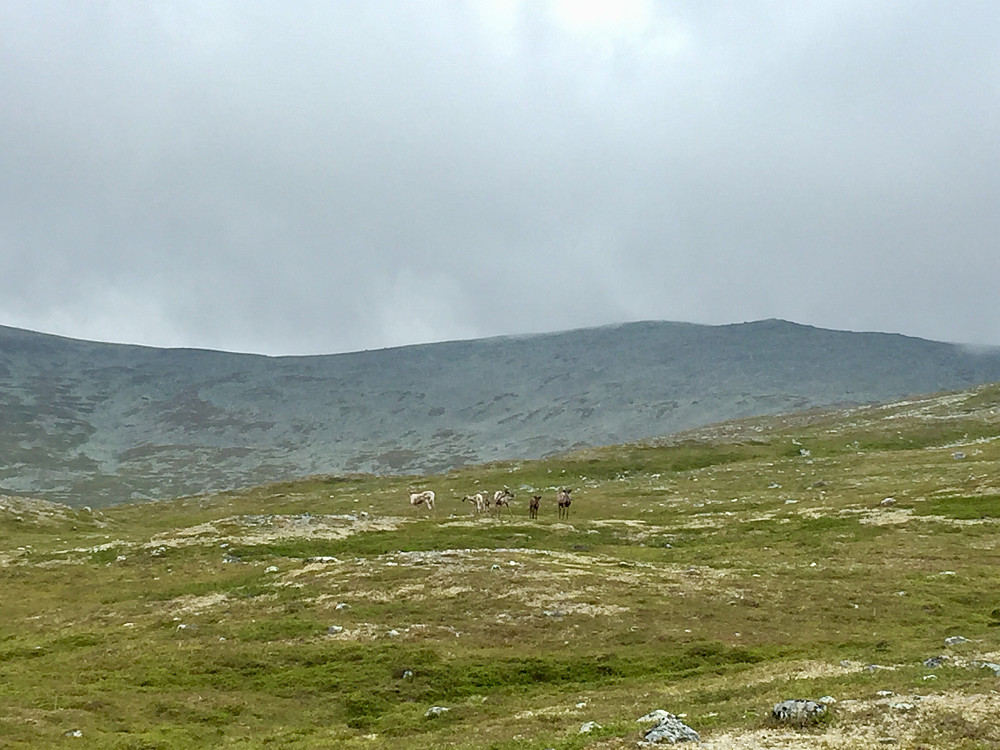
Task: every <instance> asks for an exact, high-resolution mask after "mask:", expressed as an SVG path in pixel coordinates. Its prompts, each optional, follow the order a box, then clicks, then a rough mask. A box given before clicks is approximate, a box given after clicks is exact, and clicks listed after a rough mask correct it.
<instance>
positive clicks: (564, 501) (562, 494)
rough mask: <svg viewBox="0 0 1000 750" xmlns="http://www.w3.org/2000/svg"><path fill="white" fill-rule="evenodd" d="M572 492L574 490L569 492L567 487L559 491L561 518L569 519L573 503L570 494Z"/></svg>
mask: <svg viewBox="0 0 1000 750" xmlns="http://www.w3.org/2000/svg"><path fill="white" fill-rule="evenodd" d="M572 491H573V490H567V489H566V488H565V487H563V488H562V489H561V490H559V498H558V502H559V517H560V518H569V504H570V503H572V502H573V498H571V497H570V496H569V493H571V492H572Z"/></svg>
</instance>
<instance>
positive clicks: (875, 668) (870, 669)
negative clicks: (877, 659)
mask: <svg viewBox="0 0 1000 750" xmlns="http://www.w3.org/2000/svg"><path fill="white" fill-rule="evenodd" d="M879 669H891V667H886V666H883V665H882V664H869V665H868V666H867V667H865V671H866V672H875V671H878V670H879Z"/></svg>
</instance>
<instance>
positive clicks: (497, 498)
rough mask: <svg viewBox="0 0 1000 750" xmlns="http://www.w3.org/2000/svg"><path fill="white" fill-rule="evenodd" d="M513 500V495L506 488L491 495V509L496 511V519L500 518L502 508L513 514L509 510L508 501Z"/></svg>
mask: <svg viewBox="0 0 1000 750" xmlns="http://www.w3.org/2000/svg"><path fill="white" fill-rule="evenodd" d="M513 499H514V493H513V492H511V491H510V489H508V488H507V487H504V488H503V489H502V490H497V491H496V492H494V493H493V507H495V508H496V509H497V518H500V514H501V513H502V512H503V509H504V508H506V509H507V512H508V513H511V514H513V511H512V510H511V509H510V501H511V500H513Z"/></svg>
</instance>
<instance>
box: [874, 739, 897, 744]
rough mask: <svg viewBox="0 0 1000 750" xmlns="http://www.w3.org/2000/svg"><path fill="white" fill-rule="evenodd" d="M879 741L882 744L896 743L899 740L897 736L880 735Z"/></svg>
mask: <svg viewBox="0 0 1000 750" xmlns="http://www.w3.org/2000/svg"><path fill="white" fill-rule="evenodd" d="M877 741H878V743H879V744H880V745H895V744H896V743H898V742H899V740H897V739H896V738H895V737H879V738H878V740H877Z"/></svg>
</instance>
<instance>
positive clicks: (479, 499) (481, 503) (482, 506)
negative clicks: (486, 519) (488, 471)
mask: <svg viewBox="0 0 1000 750" xmlns="http://www.w3.org/2000/svg"><path fill="white" fill-rule="evenodd" d="M462 502H463V503H465V502H469V503H472V504H473V505H474V506H475V513H476V515H477V516H481V515H482V514H483V513H485V512H486V510H487V506H488V505H489V504H488V503H487V502H486V498H485V497H483V493H482V492H477V493H476V494H475V495H466V496H465V497H463V498H462Z"/></svg>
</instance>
